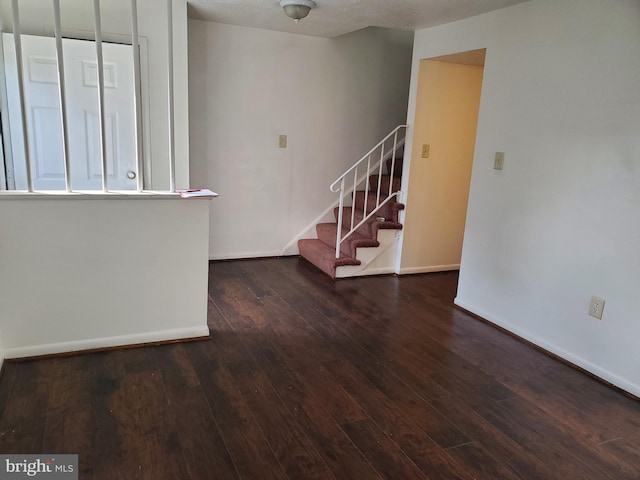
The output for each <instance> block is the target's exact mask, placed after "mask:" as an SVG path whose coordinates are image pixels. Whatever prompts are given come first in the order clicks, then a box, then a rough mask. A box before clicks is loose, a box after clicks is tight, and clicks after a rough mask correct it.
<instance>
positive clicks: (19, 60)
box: [11, 0, 176, 193]
mask: <svg viewBox="0 0 640 480" xmlns="http://www.w3.org/2000/svg"><path fill="white" fill-rule="evenodd" d="M85 1H86V2H87V3H89V2H91V0H85ZM92 1H93V13H94V25H95V29H94V35H95V45H96V62H97V63H96V69H97V77H98V85H97V87H98V88H97V94H98V114H99V115H98V120H99V139H100V172H101V179H102V191H103V192H105V193H106V192H109V191H110V190H109V185H108V173H107V172H108V165H107V146H106V141H107V140H106V131H105V124H106V120H105V78H104V59H103V43H104V42H103V39H102V24H101V19H102V15H101V6H100V1H101V0H92ZM129 1H130V2H131V44H132V51H133V65H134V72H133V73H134V74H133V78H132V79H131V81H132V82H133V83H134V104H135V105H132V108H134V110H135V127H134V128H135V141H136V150H135V152H136V172H135V178H137V184H136V187H137V191H138V192H143V187H144V178H143V175H144V161H143V156H142V149H143V145H142V142H143V140H142V125H141V123H142V120H141V117H142V113H141V87H140V83H141V82H140V75H141V72H140V63H139V44H138V41H139V36H138V4H137V0H129ZM164 1H165V8H166V14H167V82H168V94H167V101H168V126H169V132H168V142H169V191H170V192H175V171H176V167H175V138H174V137H175V118H174V116H175V114H174V78H173V77H174V71H173V0H164ZM18 2H19V0H11V9H12V19H13V23H12V27H13V37H14V44H15V56H16V65H17V72H16V73H17V85H18V93H19V95H18V96H19V105H20V113H21V125H12V128H17V129H19V128H21V129H22V138H23V143H24V145H23V147H24V155H25V171H26V183H27V191H28V192H29V193H34V190H35V189H34V179H33V171H34V168H35V167H34V165H33V164H34V159H33V158H32V157H33V152H32V150H33V147H32V145H31V144H30V142H29V136H30V131H29V125H28V116H27V110H28V106H27V103H26V96H25V78H24V77H25V67H24V65H23V53H22V39H21V36H22V33H21V24H20V11H19V3H18ZM51 2H52V6H53V18H54V35H55V46H56V60H57V61H56V63H57V70H58V86H59V96H60V97H59V98H60V115H61V127H62V139H61V140H62V141H61V143H62V150H63V152H62V153H63V160H64V178H65V187H66V191H67V192H68V193H71V192H73V189H72V185H71V169H72V165H71V162H70V159H69V135H70V133H71V129H70V128H69V125H68V119H67V99H68V96H69V95H72V94H73V93H74V92H68V91H67V90H66V87H65V73H64V60H63V55H64V52H63V43H62V38H63V34H62V23H61V13H60V0H51ZM43 3H44V2H43ZM104 3H107V5H108V2H104Z"/></svg>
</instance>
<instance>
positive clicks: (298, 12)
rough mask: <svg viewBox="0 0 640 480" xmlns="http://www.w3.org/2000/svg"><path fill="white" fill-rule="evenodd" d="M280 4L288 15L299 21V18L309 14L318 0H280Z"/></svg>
mask: <svg viewBox="0 0 640 480" xmlns="http://www.w3.org/2000/svg"><path fill="white" fill-rule="evenodd" d="M280 6H281V7H282V8H283V9H284V13H286V14H287V16H288V17H290V18H293V21H294V22H296V23H298V21H299V20H301V19H303V18H304V17H306V16H307V15H309V12H310V11H311V9H312V8H313V7H315V6H316V2H314V1H312V0H280Z"/></svg>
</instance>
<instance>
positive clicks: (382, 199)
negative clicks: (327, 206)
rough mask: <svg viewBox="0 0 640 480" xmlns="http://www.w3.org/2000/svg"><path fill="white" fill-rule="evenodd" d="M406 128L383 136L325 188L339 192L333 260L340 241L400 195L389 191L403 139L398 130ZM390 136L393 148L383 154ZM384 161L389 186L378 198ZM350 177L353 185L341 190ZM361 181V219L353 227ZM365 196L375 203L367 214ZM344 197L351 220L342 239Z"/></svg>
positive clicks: (338, 253)
mask: <svg viewBox="0 0 640 480" xmlns="http://www.w3.org/2000/svg"><path fill="white" fill-rule="evenodd" d="M406 127H407V126H406V125H398V126H397V127H396V128H394V129H393V130H392V131H391V132H390V133H389V134H388V135H387V136H386V137H384V138H383V139H382V140H381V141H380V142H378V144H377V145H376V146H375V147H373V148H372V149H371V150H369V152H367V154H366V155H364V156H363V157H362V158H361V159H360V160H358V161H357V162H356V163H354V164H353V165H352V166H351V167H350V168H349V169H348V170H347V171H346V172H344V173H343V174H342V175H340V176H339V177H338V178H337V179H336V180H335V181H334V182H333V183H332V184H331V186H330V187H329V189H330V190H331V191H332V192H334V193H339V197H338V215H337V221H338V225H337V228H336V258H340V246H341V245H342V242H344V241H345V240H346V239H347V238H348V237H349V236H351V235H352V234H353V233H354V232H355V231H356V230H357V229H358V228H360V227H361V226H362V225H364V224H365V223H366V222H367V221H368V220H369V219H371V218H372V217H373V216H374V215H375V214H376V213H377V211H378V210H379V209H380V208H381V207H382V206H383V205H385V204H387V203H388V202H389V201H391V199H392V198H395V197H397V196H398V194H399V193H400V192H398V191H396V192H394V191H393V178H394V176H393V173H394V171H395V160H396V151H397V149H398V147H400V146H402V145H404V137H403V138H400V139H398V133H399V132H400V130H402V129H404V128H406ZM391 137H393V147H392V148H391V150H389V151H385V143H386V142H387V141H389V140H390V138H391ZM377 150H380V158H379V159H378V160H376V161H375V162H374V163H373V165H372V163H371V157H372V155H373V154H374V153H375V152H376V151H377ZM388 158H391V167H390V169H389V185H388V190H387V193H386V196H382V195H381V191H382V177H383V173H382V167H383V164H384V161H385V160H386V159H388ZM365 163H366V167H367V168H366V173H365V174H364V175H361V176H360V177H359V176H358V168H359V167H361V166H364V164H365ZM376 171H377V173H376ZM350 174H353V182H352V181H351V179H349V184H350V185H349V187H348V188H347V189H346V190H345V187H346V185H347V182H346V180H347V177H348V176H349V175H350ZM376 175H377V177H378V178H377V181H376V182H375V184H376V187H377V188H376V189H375V192H374V191H370V185H369V178H370V177H371V176H376ZM362 182H365V188H364V196H363V205H362V215H363V218H362V220H360V221H359V222H358V223H357V224H356V225H354V223H355V213H356V203H357V202H356V191H357V188H358V185H360V184H361V183H362ZM372 190H373V189H372ZM349 194H350V195H349ZM369 194H375V199H376V201H375V205H374V206H373V208H372V209H371V212H369V213H367V210H368V206H369V201H368V200H369ZM345 196H350V197H351V215H350V217H351V218H350V221H349V225H350V228H349V231H348V232H347V233H346V234H345V235H344V236H343V235H342V230H343V225H342V223H343V219H344V208H345Z"/></svg>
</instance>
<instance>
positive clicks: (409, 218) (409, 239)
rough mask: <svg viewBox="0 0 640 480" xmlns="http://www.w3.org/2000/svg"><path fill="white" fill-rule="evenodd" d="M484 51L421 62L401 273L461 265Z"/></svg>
mask: <svg viewBox="0 0 640 480" xmlns="http://www.w3.org/2000/svg"><path fill="white" fill-rule="evenodd" d="M485 53H486V50H485V49H480V50H472V51H467V52H460V53H454V54H451V55H445V56H439V57H434V58H428V59H423V60H421V62H420V70H419V76H418V89H417V97H416V112H415V118H414V121H413V134H412V144H411V146H410V148H411V158H410V165H409V177H408V186H407V187H406V191H407V195H406V212H405V218H404V232H403V241H402V259H401V262H400V269H399V273H401V274H408V273H426V272H444V271H452V270H458V269H459V268H460V263H461V258H462V243H463V238H464V229H465V222H466V214H467V205H468V201H469V188H470V184H471V170H472V165H473V155H474V149H475V139H476V128H477V124H478V112H479V108H480V94H481V90H482V78H483V73H484V59H485Z"/></svg>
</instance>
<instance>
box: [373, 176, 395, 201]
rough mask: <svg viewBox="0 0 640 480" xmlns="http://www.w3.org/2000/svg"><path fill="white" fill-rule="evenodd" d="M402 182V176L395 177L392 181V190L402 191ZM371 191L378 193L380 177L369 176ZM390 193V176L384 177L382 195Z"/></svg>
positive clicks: (381, 185) (381, 188) (381, 184)
mask: <svg viewBox="0 0 640 480" xmlns="http://www.w3.org/2000/svg"><path fill="white" fill-rule="evenodd" d="M401 184H402V180H401V179H400V178H395V177H394V179H393V181H392V182H391V191H392V192H398V191H400V186H401ZM369 191H370V192H375V193H376V195H377V193H378V177H375V176H372V177H369ZM388 194H389V177H382V181H381V183H380V195H384V196H386V195H388Z"/></svg>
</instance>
